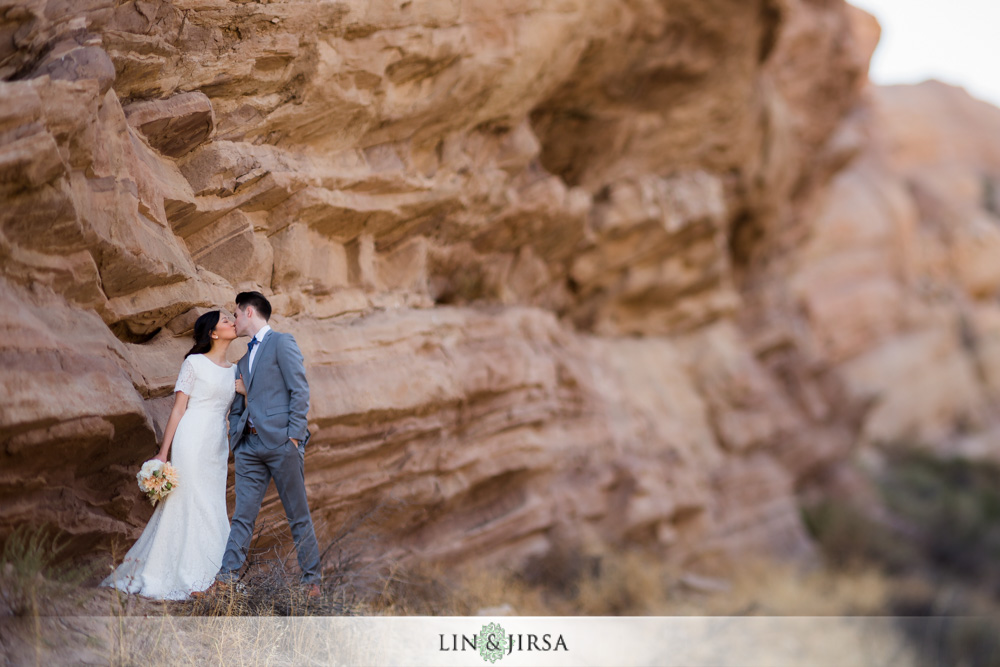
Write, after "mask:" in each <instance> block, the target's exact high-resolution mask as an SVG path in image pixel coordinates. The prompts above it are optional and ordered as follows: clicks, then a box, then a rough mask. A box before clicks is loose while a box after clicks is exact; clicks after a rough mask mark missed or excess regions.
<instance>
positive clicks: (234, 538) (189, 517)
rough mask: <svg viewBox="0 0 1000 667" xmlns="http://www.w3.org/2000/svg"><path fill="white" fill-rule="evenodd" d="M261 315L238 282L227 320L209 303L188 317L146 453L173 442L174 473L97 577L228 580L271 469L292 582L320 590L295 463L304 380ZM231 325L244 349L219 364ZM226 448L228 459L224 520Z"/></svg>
mask: <svg viewBox="0 0 1000 667" xmlns="http://www.w3.org/2000/svg"><path fill="white" fill-rule="evenodd" d="M270 317H271V304H270V303H269V302H268V300H267V299H266V298H265V297H264V295H263V294H261V293H260V292H241V293H240V294H238V295H237V296H236V309H235V311H234V317H233V320H230V319H229V317H227V316H226V315H224V314H223V313H222V312H220V311H218V310H215V311H210V312H207V313H205V314H203V315H202V316H200V317H199V318H198V320H197V321H196V322H195V325H194V339H195V344H194V347H192V348H191V350H190V351H189V352H188V353H187V355H186V356H185V358H184V361H183V363H182V364H181V368H180V373H179V375H178V377H177V384H176V385H175V387H174V407H173V409H172V410H171V412H170V417H169V419H168V420H167V425H166V428H165V429H164V433H163V443H162V445H161V447H160V451H159V454H158V455H157V456H156V458H157V459H158V460H160V461H163V462H166V461H167V458H168V457H169V456H170V455H171V453H172V457H171V464H172V465H173V467H174V468H175V469H176V471H177V475H178V478H179V483H178V485H177V487H176V488H175V489H174V490H173V491H172V492H171V493H170V495H169V496H167V497H166V498H164V500H163V501H162V502H161V503H160V504H158V505H157V507H156V510H155V511H154V512H153V515H152V517H150V519H149V523H148V524H147V525H146V528H145V529H144V530H143V532H142V535H141V536H140V537H139V539H138V541H137V542H136V543H135V544H134V545H133V546H132V548H131V549H129V551H128V553H127V554H126V555H125V559H124V561H123V562H122V564H121V565H120V566H118V568H116V569H115V570H114V571H113V572H112V573H111V575H110V576H109V577H108V578H107V579H105V580H104V581H103V582H102V583H101V585H102V586H110V587H114V588H117V589H119V590H121V591H125V592H127V593H136V594H140V595H143V596H146V597H151V598H157V599H164V600H183V599H187V598H188V597H200V596H203V595H211V594H214V593H217V592H224V591H226V590H228V589H229V588H230V587H232V586H233V585H234V584H235V582H236V580H237V578H238V575H239V571H240V568H241V567H242V566H243V563H244V561H245V560H246V557H247V551H248V549H249V546H250V538H251V535H252V534H253V527H254V523H255V522H256V520H257V514H258V513H259V512H260V506H261V502H262V500H263V499H264V493H265V491H267V487H268V485H269V484H270V482H271V480H272V479H273V480H274V484H275V487H277V490H278V496H279V497H280V498H281V503H282V505H283V506H284V508H285V514H286V516H287V518H288V523H289V526H290V527H291V532H292V537H293V539H294V541H295V550H296V552H297V554H298V560H299V567H300V568H301V570H302V576H301V582H302V584H303V585H304V586H305V587H306V593H307V595H308V596H309V597H318V596H319V595H320V589H319V580H320V558H319V547H318V544H317V542H316V533H315V530H314V529H313V524H312V517H311V516H310V513H309V505H308V504H307V501H306V489H305V472H304V470H305V468H304V463H305V444H306V442H307V441H308V440H309V431H308V430H307V428H306V413H307V412H308V411H309V385H308V383H307V382H306V372H305V365H304V363H303V359H302V353H301V352H300V351H299V347H298V345H297V344H296V342H295V338H293V337H292V335H291V334H287V333H281V332H278V331H274V330H273V329H271V327H270V326H269V325H268V320H269V319H270ZM240 336H249V337H250V343H249V344H248V345H247V353H246V354H245V355H243V357H242V358H241V359H240V360H239V361H238V362H237V363H235V364H229V363H228V362H227V361H226V353H227V351H228V349H229V345H230V343H232V342H233V340H235V339H236V338H238V337H240ZM227 443H228V446H227ZM230 451H232V453H233V458H234V467H235V470H236V509H235V511H234V512H233V519H232V526H231V527H230V523H229V519H228V517H227V511H226V475H227V472H228V463H229V452H230ZM206 589H207V590H206Z"/></svg>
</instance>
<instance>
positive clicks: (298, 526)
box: [212, 292, 320, 597]
mask: <svg viewBox="0 0 1000 667" xmlns="http://www.w3.org/2000/svg"><path fill="white" fill-rule="evenodd" d="M235 316H236V334H237V335H239V336H250V337H251V338H250V343H249V344H248V345H247V353H246V354H245V355H243V358H242V359H240V360H239V362H237V369H238V371H239V376H240V378H242V380H243V384H244V386H245V387H246V396H245V397H244V396H243V395H242V394H237V395H236V398H235V400H234V401H233V405H232V408H231V409H230V411H229V448H230V449H231V450H232V451H233V458H234V460H235V466H236V511H235V512H234V513H233V521H232V527H231V528H230V531H229V542H228V543H227V544H226V553H225V555H224V556H223V557H222V568H221V569H220V570H219V573H218V575H216V578H215V579H216V583H215V584H213V585H212V589H215V590H219V589H222V588H227V587H228V586H229V585H231V584H232V583H233V582H235V581H236V579H237V574H238V572H239V570H240V567H242V565H243V562H244V561H245V560H246V556H247V550H248V549H249V547H250V536H251V535H252V534H253V526H254V523H255V522H256V520H257V514H258V513H259V512H260V504H261V501H262V500H263V499H264V492H265V491H266V490H267V487H268V485H269V484H270V482H271V479H272V478H273V479H274V485H275V486H276V487H277V489H278V496H279V497H280V498H281V504H282V505H283V506H284V508H285V515H286V516H287V517H288V524H289V526H290V527H291V529H292V537H293V538H294V540H295V551H296V552H297V553H298V557H299V567H300V568H301V569H302V583H303V584H305V585H307V586H308V587H309V590H308V595H309V596H310V597H316V596H318V595H319V594H320V590H319V585H318V582H319V579H320V564H319V547H318V545H317V544H316V532H315V531H314V530H313V524H312V518H311V517H310V515H309V505H308V504H307V502H306V487H305V472H304V461H305V444H306V441H308V440H309V431H308V430H307V429H306V413H307V412H308V411H309V385H308V384H307V382H306V369H305V366H304V365H303V362H302V353H301V352H300V351H299V347H298V345H296V343H295V338H293V337H292V335H291V334H287V333H280V332H277V331H273V330H272V329H271V327H270V326H268V324H267V321H268V320H269V319H270V318H271V304H270V303H269V302H268V300H267V299H266V298H265V297H264V295H263V294H261V293H260V292H240V293H239V294H238V295H237V296H236V312H235Z"/></svg>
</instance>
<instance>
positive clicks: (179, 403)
mask: <svg viewBox="0 0 1000 667" xmlns="http://www.w3.org/2000/svg"><path fill="white" fill-rule="evenodd" d="M187 404H188V395H187V394H185V393H184V392H183V391H177V392H174V408H173V410H171V411H170V419H168V420H167V427H166V428H165V429H164V430H163V444H162V445H160V453H159V454H157V455H156V456H154V457H153V458H154V459H159V460H160V461H163V462H164V463H166V462H167V457H168V456H169V454H170V445H171V443H173V441H174V432H175V431H176V430H177V424H178V422H180V420H181V417H183V416H184V411H185V410H187Z"/></svg>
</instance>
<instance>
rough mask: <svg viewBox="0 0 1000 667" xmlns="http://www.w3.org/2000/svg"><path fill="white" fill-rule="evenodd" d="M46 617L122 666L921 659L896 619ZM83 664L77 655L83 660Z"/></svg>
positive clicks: (794, 663) (45, 631)
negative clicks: (83, 638) (133, 664)
mask: <svg viewBox="0 0 1000 667" xmlns="http://www.w3.org/2000/svg"><path fill="white" fill-rule="evenodd" d="M41 620H42V624H41V628H40V630H41V634H42V639H43V640H44V641H45V642H65V641H66V640H67V639H70V636H69V635H70V634H71V635H72V636H73V637H72V638H74V639H77V640H79V639H80V638H81V637H86V638H87V640H86V645H87V649H86V650H85V653H86V654H87V655H88V656H91V657H92V658H97V659H100V656H102V655H105V654H106V655H107V657H108V661H109V662H114V663H118V664H122V663H124V664H130V663H137V664H157V665H163V664H205V663H209V664H240V665H265V664H266V665H351V666H354V665H370V666H372V667H375V666H379V665H386V666H391V667H409V666H413V667H418V666H424V665H435V666H437V665H441V666H449V665H476V666H484V665H492V666H496V667H516V666H519V665H553V666H556V665H581V666H590V665H593V666H599V665H600V666H603V665H616V666H621V667H628V666H633V665H634V666H636V667H646V666H649V665H656V666H658V667H660V666H663V667H669V666H674V665H676V666H678V667H697V666H700V665H704V666H706V667H708V666H710V667H726V666H727V665H732V666H734V667H753V666H758V665H759V666H760V667H782V666H784V665H788V666H789V667H801V666H803V665H810V666H811V667H822V666H824V665H829V666H831V667H843V666H845V665H871V666H882V665H884V666H887V667H888V666H897V665H913V664H916V660H915V653H914V650H913V648H912V646H911V645H909V644H908V643H907V641H906V640H905V638H904V636H903V634H902V629H901V624H900V622H899V619H895V618H891V617H832V616H830V617H764V616H740V617H624V618H622V617H525V616H500V617H494V618H491V617H370V616H369V617H331V618H317V617H304V618H275V617H261V618H257V617H222V618H191V617H183V618H181V617H174V616H162V617H148V618H135V617H121V618H119V617H72V618H59V619H56V618H43V619H41ZM908 622H910V623H912V622H913V619H909V620H908ZM918 622H919V621H918ZM927 622H928V623H932V622H933V619H927ZM60 635H66V636H60ZM911 636H912V635H911ZM80 657H81V659H83V654H81V656H80ZM84 661H87V660H84Z"/></svg>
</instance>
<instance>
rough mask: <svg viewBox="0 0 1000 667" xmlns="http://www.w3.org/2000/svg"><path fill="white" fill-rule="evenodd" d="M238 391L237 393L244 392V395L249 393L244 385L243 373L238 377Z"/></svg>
mask: <svg viewBox="0 0 1000 667" xmlns="http://www.w3.org/2000/svg"><path fill="white" fill-rule="evenodd" d="M236 393H237V394H242V395H243V396H246V395H247V388H246V387H245V386H244V385H243V375H242V374H240V376H239V377H238V378H236Z"/></svg>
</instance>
